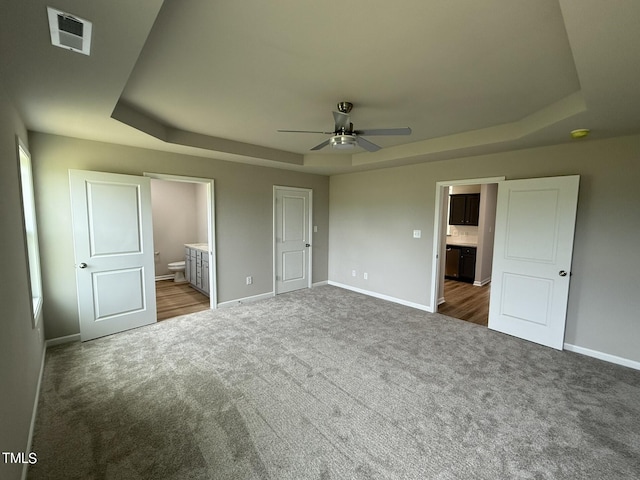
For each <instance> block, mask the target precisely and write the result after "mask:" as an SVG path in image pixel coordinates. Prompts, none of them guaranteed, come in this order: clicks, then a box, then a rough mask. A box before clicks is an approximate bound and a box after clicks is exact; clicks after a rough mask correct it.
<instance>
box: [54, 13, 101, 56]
mask: <svg viewBox="0 0 640 480" xmlns="http://www.w3.org/2000/svg"><path fill="white" fill-rule="evenodd" d="M47 15H48V17H49V31H50V32H51V44H52V45H55V46H56V47H60V48H65V49H67V50H71V51H72V52H77V53H82V54H84V55H89V54H90V52H91V29H92V25H93V24H92V23H91V22H89V21H88V20H84V19H82V18H78V17H76V16H75V15H71V14H69V13H65V12H61V11H60V10H56V9H55V8H51V7H47Z"/></svg>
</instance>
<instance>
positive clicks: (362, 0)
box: [0, 0, 640, 174]
mask: <svg viewBox="0 0 640 480" xmlns="http://www.w3.org/2000/svg"><path fill="white" fill-rule="evenodd" d="M3 3H4V4H5V5H3V8H2V10H3V13H2V15H0V61H1V65H2V71H1V73H0V76H1V77H2V78H3V80H4V82H5V84H6V86H7V89H8V90H9V92H10V94H11V95H12V97H13V98H14V100H15V104H16V106H17V108H18V110H19V111H20V113H21V115H22V116H23V119H24V121H25V123H26V124H27V127H28V128H29V129H31V130H35V131H40V132H46V133H54V134H59V135H67V136H72V137H78V138H86V139H92V140H99V141H107V142H112V143H121V144H125V145H134V146H141V147H145V148H153V149H159V150H168V151H175V152H184V153H188V154H192V155H199V156H205V157H212V158H220V159H223V160H231V161H241V162H248V163H253V164H262V165H271V166H278V167H281V168H290V169H296V170H302V171H309V172H314V173H324V174H331V173H338V172H345V171H351V170H361V169H369V168H380V167H386V166H391V165H401V164H407V163H414V162H421V161H429V160H436V159H447V158H454V157H460V156H465V155H476V154H482V153H490V152H497V151H505V150H510V149H517V148H525V147H531V146H537V145H548V144H556V143H562V142H568V141H571V139H570V137H569V132H570V131H571V130H573V129H575V128H590V129H591V130H592V134H591V136H590V137H589V138H604V137H610V136H618V135H625V134H632V133H638V132H640V89H639V88H638V87H639V86H640V61H638V53H637V52H638V50H640V2H639V1H637V0H616V1H615V2H602V1H601V0H536V1H533V2H532V1H526V0H483V1H482V2H478V1H477V0H457V1H455V2H452V1H450V0H404V1H397V2H394V3H393V4H390V3H389V2H388V1H386V0H385V1H382V0H352V1H350V2H348V3H347V4H345V3H344V2H338V1H334V0H325V1H324V2H299V1H294V0H290V1H279V2H265V1H264V0H242V1H240V2H239V1H231V0H228V1H212V0H209V1H203V0H165V1H164V2H163V1H162V0H137V1H135V2H131V1H127V0H109V1H107V0H94V1H92V2H86V1H81V0H50V1H48V2H45V1H43V0H30V1H28V2H25V1H23V0H10V1H3ZM47 5H50V6H52V7H54V8H57V9H59V10H63V11H66V12H68V13H70V14H73V15H76V16H78V17H81V18H84V19H87V20H90V21H92V22H93V39H92V52H91V56H89V57H86V56H84V55H80V54H77V53H72V52H69V51H66V50H63V49H60V48H56V47H53V46H51V43H50V40H49V30H48V24H47V14H46V6H47ZM339 101H350V102H352V103H353V104H354V109H353V111H352V112H351V118H352V121H353V123H354V126H355V128H357V129H368V128H395V127H406V126H409V127H411V128H412V130H413V133H412V135H411V136H406V137H405V136H401V137H369V138H368V139H369V140H371V141H373V142H375V143H377V144H379V145H380V146H382V147H383V149H382V150H380V151H378V152H375V153H369V152H365V151H364V150H361V149H357V150H356V151H355V153H353V154H350V153H346V154H345V153H341V154H336V152H335V151H332V150H331V149H330V148H329V147H327V148H325V149H324V150H322V151H320V152H318V153H315V152H310V151H309V149H310V148H311V147H312V146H314V145H317V144H318V143H320V142H322V141H323V140H325V139H326V138H327V136H326V135H322V134H293V133H278V132H276V130H277V129H296V130H320V131H329V130H332V129H333V117H332V115H331V111H332V110H335V109H336V103H337V102H339ZM582 141H589V139H587V140H582Z"/></svg>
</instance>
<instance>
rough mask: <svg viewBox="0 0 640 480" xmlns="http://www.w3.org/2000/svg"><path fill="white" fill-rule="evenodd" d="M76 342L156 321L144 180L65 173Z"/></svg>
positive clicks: (148, 199) (148, 196)
mask: <svg viewBox="0 0 640 480" xmlns="http://www.w3.org/2000/svg"><path fill="white" fill-rule="evenodd" d="M69 185H70V190H71V210H72V214H73V219H72V220H73V242H74V250H75V262H76V284H77V290H78V314H79V317H80V337H81V339H82V341H85V340H91V339H93V338H97V337H102V336H104V335H110V334H112V333H117V332H121V331H123V330H128V329H130V328H136V327H140V326H143V325H148V324H151V323H154V322H155V321H156V296H155V284H154V259H153V227H152V223H151V221H152V220H151V218H152V216H151V188H150V179H149V178H145V177H136V176H131V175H118V174H113V173H103V172H88V171H81V170H70V171H69Z"/></svg>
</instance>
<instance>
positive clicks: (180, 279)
mask: <svg viewBox="0 0 640 480" xmlns="http://www.w3.org/2000/svg"><path fill="white" fill-rule="evenodd" d="M168 267H169V271H171V272H174V275H173V281H174V282H175V283H184V282H186V281H187V279H186V278H184V269H185V265H184V260H183V261H181V262H171V263H170V264H169V265H168Z"/></svg>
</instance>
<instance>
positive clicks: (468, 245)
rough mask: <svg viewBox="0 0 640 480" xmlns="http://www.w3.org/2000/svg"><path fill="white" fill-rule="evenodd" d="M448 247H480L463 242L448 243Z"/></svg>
mask: <svg viewBox="0 0 640 480" xmlns="http://www.w3.org/2000/svg"><path fill="white" fill-rule="evenodd" d="M447 245H452V246H455V247H473V248H477V247H478V245H477V244H476V243H462V242H447Z"/></svg>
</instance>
